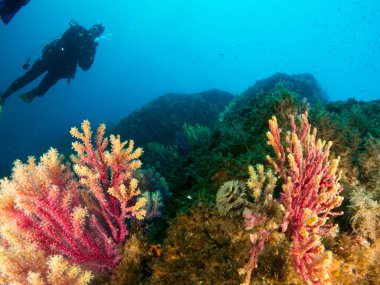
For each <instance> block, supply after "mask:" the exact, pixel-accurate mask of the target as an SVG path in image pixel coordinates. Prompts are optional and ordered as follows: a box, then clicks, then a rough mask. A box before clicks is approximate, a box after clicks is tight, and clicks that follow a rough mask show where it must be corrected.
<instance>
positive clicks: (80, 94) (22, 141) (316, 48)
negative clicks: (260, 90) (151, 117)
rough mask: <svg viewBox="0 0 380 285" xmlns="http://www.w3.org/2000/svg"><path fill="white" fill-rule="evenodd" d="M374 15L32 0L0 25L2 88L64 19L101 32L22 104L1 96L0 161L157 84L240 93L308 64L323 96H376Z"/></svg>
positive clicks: (303, 4)
mask: <svg viewBox="0 0 380 285" xmlns="http://www.w3.org/2000/svg"><path fill="white" fill-rule="evenodd" d="M379 15H380V1H379V0H372V1H370V0H367V1H365V0H363V1H349V0H346V1H342V0H339V1H338V0H337V1H335V0H311V1H305V0H297V1H290V0H289V1H286V0H277V1H275V0H261V1H258V0H235V1H232V0H231V1H223V0H218V1H216V0H191V1H190V0H187V1H186V0H159V1H158V0H149V1H148V0H139V1H129V0H109V1H99V0H86V1H85V0H65V1H51V0H31V2H30V3H29V4H28V5H27V6H26V7H24V8H23V9H22V10H21V11H20V12H19V13H18V14H17V15H16V16H15V18H14V19H13V20H12V21H11V23H10V24H9V25H7V26H4V25H2V24H1V25H0V70H1V76H0V90H5V89H6V88H7V87H8V85H9V84H10V83H11V82H12V81H13V80H14V79H15V78H17V77H19V76H21V75H22V73H23V70H22V69H21V66H22V64H23V63H24V62H25V60H26V59H27V58H28V57H29V56H30V55H31V54H33V52H34V55H33V59H32V61H33V60H35V59H37V58H38V57H39V54H40V52H41V48H39V47H41V45H43V44H44V43H46V42H49V41H51V40H53V39H55V38H57V37H59V36H60V35H61V34H62V33H63V32H64V31H65V30H66V29H67V28H68V22H69V21H70V19H75V20H77V21H78V22H79V23H80V24H82V25H84V26H86V27H90V26H91V25H92V24H95V23H103V24H104V25H105V27H106V31H105V38H103V39H100V42H99V43H100V45H99V47H98V50H97V55H96V59H95V63H94V65H93V66H92V68H91V69H90V70H89V71H87V72H83V71H81V70H79V69H78V72H77V74H76V77H75V79H74V80H73V81H72V82H71V84H70V85H68V84H67V83H66V82H65V81H64V80H62V81H60V82H59V83H58V84H56V86H54V87H53V88H52V89H51V90H50V91H49V92H48V93H47V94H46V95H45V96H44V97H42V98H37V99H36V100H35V101H34V102H33V103H32V104H25V103H23V102H22V101H21V100H20V99H19V98H18V96H17V94H14V95H13V96H11V97H10V98H8V100H7V102H6V105H5V108H4V111H3V113H2V114H1V116H0V168H2V169H3V170H4V169H5V170H8V169H9V168H10V165H11V163H12V161H13V160H15V159H16V158H20V159H22V160H25V158H26V157H27V155H40V154H41V153H42V152H45V151H46V150H47V149H48V147H49V146H51V145H55V144H56V143H57V141H59V140H60V138H61V137H62V136H63V135H65V134H68V131H69V129H70V127H71V126H74V125H76V126H78V125H79V124H80V123H81V122H82V120H83V119H89V120H90V121H91V122H92V123H93V125H94V126H96V125H98V124H99V123H100V122H106V123H109V124H111V123H115V122H117V121H118V120H119V119H121V118H122V117H124V116H126V115H127V114H128V113H130V112H131V111H133V110H134V109H136V108H138V107H139V106H141V105H143V104H145V103H146V102H148V101H150V100H151V99H153V98H155V97H157V96H159V95H162V94H163V93H166V92H185V93H192V92H198V91H202V90H205V89H210V88H219V89H222V90H225V91H229V92H232V93H234V94H239V93H241V92H242V91H244V90H245V89H246V88H247V87H249V86H251V85H252V84H254V83H255V81H256V80H259V79H263V78H265V77H267V76H270V75H272V74H273V73H275V72H285V73H288V74H295V73H303V72H309V73H312V74H313V75H314V76H315V77H316V79H317V80H318V82H319V83H320V84H321V86H322V88H324V89H325V90H326V91H327V93H328V95H329V98H330V99H331V100H342V99H347V98H349V97H354V98H356V99H362V100H373V99H379V98H380V91H379V86H378V85H379V82H380V76H379V75H380V17H379ZM37 83H38V81H36V82H34V83H32V84H31V85H29V86H28V87H26V88H25V89H24V90H25V91H26V90H28V89H31V88H32V87H34V86H35V85H36V84H37ZM18 93H20V92H18Z"/></svg>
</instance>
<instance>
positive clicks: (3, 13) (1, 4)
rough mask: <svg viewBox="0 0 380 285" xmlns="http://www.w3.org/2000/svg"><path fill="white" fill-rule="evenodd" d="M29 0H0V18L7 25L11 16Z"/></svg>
mask: <svg viewBox="0 0 380 285" xmlns="http://www.w3.org/2000/svg"><path fill="white" fill-rule="evenodd" d="M29 1H30V0H0V18H1V20H2V21H3V23H4V24H5V25H7V24H8V23H9V22H10V20H12V18H13V16H14V15H16V13H17V12H18V11H19V10H20V9H21V7H22V6H25V5H26V4H28V3H29Z"/></svg>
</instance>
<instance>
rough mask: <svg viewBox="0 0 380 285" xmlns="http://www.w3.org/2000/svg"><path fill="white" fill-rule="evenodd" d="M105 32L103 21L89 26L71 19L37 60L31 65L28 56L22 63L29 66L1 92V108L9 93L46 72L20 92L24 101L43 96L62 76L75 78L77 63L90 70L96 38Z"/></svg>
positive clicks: (69, 78)
mask: <svg viewBox="0 0 380 285" xmlns="http://www.w3.org/2000/svg"><path fill="white" fill-rule="evenodd" d="M103 32H104V27H103V25H102V24H96V25H94V26H92V27H91V28H90V29H88V30H87V29H86V28H84V27H82V26H80V25H79V24H78V23H77V22H76V21H74V20H72V21H71V22H70V27H69V29H68V30H67V31H66V32H65V33H64V34H63V35H62V37H61V38H59V39H57V40H54V41H53V42H51V43H49V44H47V45H46V46H45V47H44V49H43V51H42V56H41V58H39V59H38V60H36V61H35V62H34V63H33V65H32V66H31V67H30V69H29V60H30V58H29V59H28V60H27V62H26V63H25V64H24V66H23V68H24V69H26V70H28V69H29V70H28V71H27V72H26V73H25V74H24V75H23V76H21V77H20V78H18V79H16V80H15V81H13V83H12V84H11V85H10V86H9V87H8V89H7V90H5V92H4V93H2V94H1V93H0V112H1V109H2V106H3V105H4V102H5V100H6V99H7V98H8V97H9V96H10V95H12V94H13V93H14V92H16V91H18V90H19V89H21V88H23V87H24V86H25V85H27V84H29V83H30V82H32V81H33V80H35V79H36V78H38V77H39V76H40V75H42V74H43V73H45V72H47V73H46V75H45V76H44V78H43V79H42V81H41V82H40V84H39V85H38V87H36V88H34V89H32V90H30V91H28V92H26V93H23V94H21V95H20V98H21V99H22V100H23V101H24V102H27V103H30V102H32V100H33V99H34V98H35V97H41V96H42V95H44V94H45V93H46V92H47V91H48V90H49V89H50V88H51V87H52V86H53V85H54V84H55V83H57V81H58V80H60V79H67V80H68V82H70V81H71V79H73V78H74V75H75V73H76V70H77V65H79V67H80V68H81V69H82V70H83V71H87V70H88V69H89V68H90V67H91V65H92V64H93V62H94V58H95V53H96V47H97V46H98V43H97V41H96V39H97V38H98V37H100V36H101V34H102V33H103Z"/></svg>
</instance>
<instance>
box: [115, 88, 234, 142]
mask: <svg viewBox="0 0 380 285" xmlns="http://www.w3.org/2000/svg"><path fill="white" fill-rule="evenodd" d="M232 99H233V95H232V94H231V93H228V92H224V91H221V90H217V89H212V90H209V91H204V92H201V93H195V94H166V95H163V96H160V97H158V98H156V99H154V100H153V101H151V102H150V103H148V104H146V105H145V106H143V107H141V108H140V109H138V110H136V111H135V112H133V113H131V114H130V115H128V116H127V117H125V118H124V119H122V120H121V121H120V123H119V125H118V126H116V127H115V129H114V130H113V131H116V132H117V133H119V134H120V135H121V137H122V138H129V139H133V140H135V142H136V143H137V144H139V145H144V144H146V143H149V142H155V143H161V144H166V145H169V144H172V143H174V142H175V139H176V134H177V133H178V132H180V131H182V128H183V125H184V123H188V124H192V125H195V124H199V125H202V126H206V127H208V128H212V127H214V126H215V124H216V122H217V118H218V115H219V113H220V112H221V111H222V110H223V109H224V108H225V106H226V105H227V104H228V103H229V102H230V101H231V100H232Z"/></svg>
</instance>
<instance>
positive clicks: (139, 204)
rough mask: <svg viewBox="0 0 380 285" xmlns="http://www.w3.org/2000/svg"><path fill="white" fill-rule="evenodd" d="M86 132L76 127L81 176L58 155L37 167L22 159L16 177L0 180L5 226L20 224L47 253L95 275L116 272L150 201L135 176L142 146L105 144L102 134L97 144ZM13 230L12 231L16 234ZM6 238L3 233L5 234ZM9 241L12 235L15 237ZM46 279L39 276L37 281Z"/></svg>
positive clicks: (85, 127)
mask: <svg viewBox="0 0 380 285" xmlns="http://www.w3.org/2000/svg"><path fill="white" fill-rule="evenodd" d="M82 130H83V133H81V132H80V131H79V130H78V129H76V128H73V129H72V130H71V134H72V135H73V136H74V137H75V138H77V139H79V140H80V141H81V142H80V141H77V142H74V143H73V148H74V149H75V150H76V151H77V156H76V157H73V161H74V167H73V168H74V171H75V173H73V172H72V170H71V167H70V165H69V164H66V165H65V164H64V163H63V162H62V157H60V156H59V154H58V152H57V151H56V150H55V149H50V150H49V152H47V153H46V154H44V155H43V156H42V157H41V159H40V161H39V162H38V163H36V161H35V159H34V158H33V157H31V158H29V160H28V163H27V164H23V163H21V162H20V161H16V163H15V166H14V168H13V173H12V176H11V178H10V179H7V178H6V179H3V180H1V182H0V214H1V215H0V216H1V217H0V222H1V223H2V224H3V225H7V224H12V223H13V225H14V231H17V232H19V233H20V234H21V235H22V238H20V239H19V240H20V242H22V243H23V246H24V247H25V246H28V245H27V242H28V241H30V242H31V243H33V245H35V246H36V247H37V248H38V249H39V250H42V251H43V252H44V253H45V254H47V255H57V254H59V255H63V256H64V257H65V258H66V259H67V260H68V261H69V262H71V263H76V264H79V265H81V266H84V267H85V268H88V269H91V270H95V271H110V270H113V269H114V268H115V266H116V265H117V264H118V263H119V261H120V260H121V256H120V248H121V246H122V245H123V242H124V241H125V239H126V237H127V235H128V230H127V225H126V223H125V222H126V219H131V218H137V219H143V218H144V216H145V210H144V209H143V208H144V205H145V202H146V200H145V199H144V198H141V197H140V196H139V195H140V190H139V189H138V188H137V184H138V181H137V180H136V179H135V178H133V177H134V172H135V171H136V169H138V168H139V167H140V165H141V162H140V161H139V160H138V158H139V156H140V155H141V153H142V150H141V149H140V148H138V149H136V150H133V147H134V144H133V141H130V142H129V143H127V142H121V141H120V137H118V136H112V135H111V137H110V141H111V149H110V151H107V146H108V139H104V138H103V136H104V130H105V127H104V125H101V126H100V127H99V128H98V130H97V137H96V142H95V146H94V145H93V144H92V140H91V129H90V124H89V122H88V121H84V122H83V124H82ZM8 229H9V228H8ZM5 233H6V232H5V230H4V228H3V230H2V231H1V235H4V234H5ZM8 236H9V235H8ZM32 276H34V277H33V278H34V279H35V280H38V278H37V277H36V276H37V275H32Z"/></svg>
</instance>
